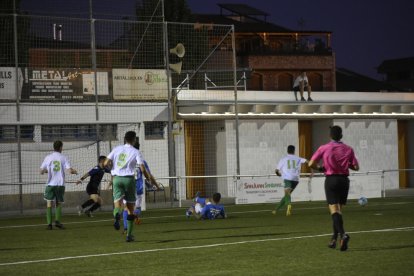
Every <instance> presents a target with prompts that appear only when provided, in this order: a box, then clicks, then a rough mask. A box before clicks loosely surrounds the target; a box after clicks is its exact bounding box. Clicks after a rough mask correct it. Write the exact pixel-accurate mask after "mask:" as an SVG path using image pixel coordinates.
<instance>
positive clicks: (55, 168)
mask: <svg viewBox="0 0 414 276" xmlns="http://www.w3.org/2000/svg"><path fill="white" fill-rule="evenodd" d="M53 171H54V172H59V171H60V162H59V161H53Z"/></svg>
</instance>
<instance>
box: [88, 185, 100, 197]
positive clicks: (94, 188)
mask: <svg viewBox="0 0 414 276" xmlns="http://www.w3.org/2000/svg"><path fill="white" fill-rule="evenodd" d="M86 192H87V193H88V195H95V194H96V195H99V186H95V185H87V186H86Z"/></svg>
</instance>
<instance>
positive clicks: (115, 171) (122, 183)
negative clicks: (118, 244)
mask: <svg viewBox="0 0 414 276" xmlns="http://www.w3.org/2000/svg"><path fill="white" fill-rule="evenodd" d="M136 139H137V134H136V133H135V131H128V132H126V133H125V138H124V140H125V144H124V145H120V146H117V147H115V148H114V149H113V150H112V151H111V153H109V155H108V156H107V158H106V159H105V162H104V167H108V168H112V170H111V174H112V176H113V197H114V211H113V215H114V219H115V222H114V228H115V229H116V230H119V229H120V228H121V226H120V224H119V221H120V219H121V214H120V212H121V211H122V200H123V199H125V201H126V207H127V208H128V216H127V237H126V241H127V242H132V241H134V236H133V235H132V232H133V226H134V219H135V216H134V204H135V200H136V187H135V177H134V175H135V168H136V166H140V167H141V169H142V170H144V162H143V160H142V156H141V152H140V151H139V150H137V149H136V148H134V147H133V145H134V144H135V142H136Z"/></svg>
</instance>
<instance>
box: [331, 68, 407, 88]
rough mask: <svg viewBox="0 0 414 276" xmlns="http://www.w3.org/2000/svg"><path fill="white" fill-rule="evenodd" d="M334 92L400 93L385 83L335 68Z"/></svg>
mask: <svg viewBox="0 0 414 276" xmlns="http://www.w3.org/2000/svg"><path fill="white" fill-rule="evenodd" d="M336 91H358V92H373V91H401V89H400V88H397V87H395V86H393V85H391V84H389V83H387V82H384V81H379V80H376V79H373V78H370V77H367V76H364V75H361V74H358V73H355V72H353V71H350V70H348V69H345V68H336Z"/></svg>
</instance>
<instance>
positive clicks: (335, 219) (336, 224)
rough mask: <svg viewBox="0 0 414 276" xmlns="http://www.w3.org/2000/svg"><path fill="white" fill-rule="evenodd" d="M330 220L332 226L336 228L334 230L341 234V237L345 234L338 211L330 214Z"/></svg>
mask: <svg viewBox="0 0 414 276" xmlns="http://www.w3.org/2000/svg"><path fill="white" fill-rule="evenodd" d="M332 220H333V224H334V227H335V229H336V232H337V233H339V234H341V237H342V236H343V235H344V234H345V230H344V222H343V220H342V215H341V214H339V213H334V214H332Z"/></svg>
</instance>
